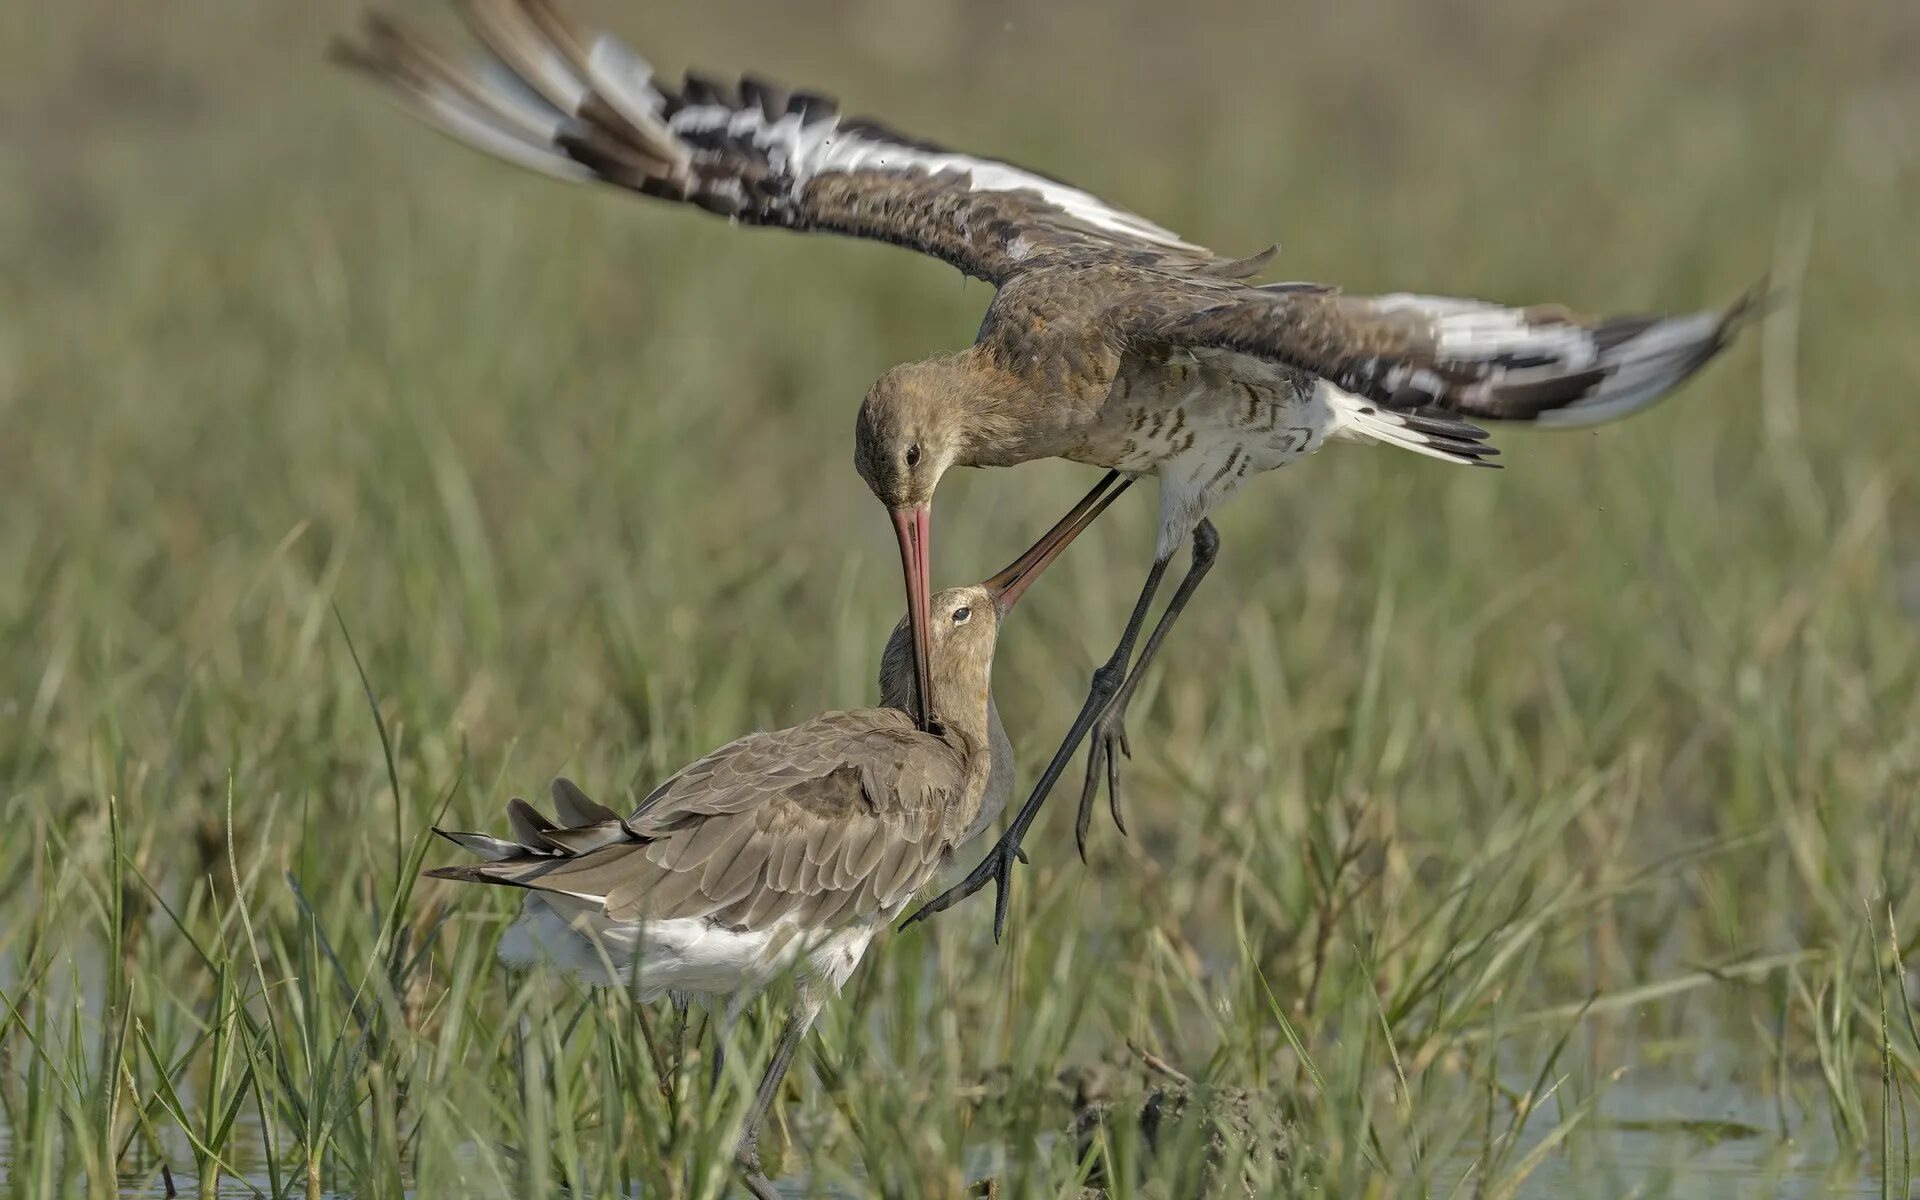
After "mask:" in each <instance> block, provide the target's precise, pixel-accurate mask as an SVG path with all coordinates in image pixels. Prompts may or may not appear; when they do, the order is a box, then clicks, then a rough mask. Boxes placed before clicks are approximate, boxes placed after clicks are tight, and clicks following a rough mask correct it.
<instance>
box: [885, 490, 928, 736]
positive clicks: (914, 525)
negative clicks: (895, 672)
mask: <svg viewBox="0 0 1920 1200" xmlns="http://www.w3.org/2000/svg"><path fill="white" fill-rule="evenodd" d="M889 511H890V515H891V516H892V517H893V536H894V537H895V538H896V539H898V540H899V542H900V570H901V573H902V574H903V575H905V576H906V580H907V621H908V623H909V624H910V625H912V626H913V669H914V673H915V677H916V678H917V679H918V680H919V705H918V709H919V711H918V712H917V713H915V714H914V719H915V720H916V721H918V722H919V725H920V728H921V729H930V728H931V722H932V718H933V713H932V712H931V711H930V710H929V709H928V707H927V705H928V698H929V697H930V696H932V695H933V673H932V669H931V668H930V667H928V665H927V652H928V648H929V647H930V646H931V645H932V634H931V633H930V632H929V625H930V624H931V621H932V618H931V617H930V616H929V615H928V608H927V606H928V598H929V596H931V594H932V593H931V591H930V590H929V588H928V585H927V577H928V575H929V574H930V571H929V569H928V558H929V556H928V551H927V544H928V542H929V541H930V540H931V538H932V523H933V513H932V511H931V510H930V509H929V508H928V506H927V505H924V504H915V505H911V506H908V507H902V508H896V509H891V510H889Z"/></svg>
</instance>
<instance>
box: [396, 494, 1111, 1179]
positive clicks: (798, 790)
mask: <svg viewBox="0 0 1920 1200" xmlns="http://www.w3.org/2000/svg"><path fill="white" fill-rule="evenodd" d="M1126 486H1127V481H1126V480H1124V479H1121V478H1120V477H1119V475H1118V473H1117V472H1114V473H1109V474H1108V476H1107V477H1106V478H1105V479H1103V480H1102V481H1101V484H1100V486H1098V487H1096V488H1095V489H1094V490H1093V491H1092V492H1089V493H1088V494H1087V497H1086V499H1084V500H1083V501H1081V503H1080V504H1078V505H1076V506H1075V507H1074V509H1073V511H1072V512H1070V513H1068V514H1067V516H1066V517H1065V518H1063V519H1062V520H1061V521H1060V523H1059V524H1057V525H1056V526H1054V528H1053V529H1052V530H1051V531H1050V532H1049V533H1048V534H1047V536H1046V537H1044V538H1042V539H1041V540H1040V541H1039V542H1037V543H1035V544H1034V546H1033V547H1032V548H1031V549H1029V550H1028V551H1027V552H1026V553H1025V554H1023V555H1021V556H1020V558H1019V559H1017V560H1016V561H1015V562H1014V563H1013V564H1012V565H1010V566H1008V567H1007V568H1006V569H1005V570H1004V571H1001V572H1000V573H999V574H997V575H995V576H993V577H992V578H990V579H988V580H987V581H986V582H984V583H980V584H977V585H975V586H972V587H962V588H952V589H949V590H947V591H943V592H939V593H937V594H936V595H934V596H933V597H931V598H930V601H929V608H930V610H931V612H932V613H933V614H934V616H935V617H936V618H937V620H935V622H934V623H933V629H932V631H931V632H932V637H931V639H930V643H929V654H928V660H929V662H930V665H931V668H932V670H931V676H932V680H933V686H932V689H931V690H930V691H929V692H928V693H926V698H927V701H928V704H927V707H928V709H929V710H930V711H931V713H932V714H933V716H934V718H935V720H936V721H937V724H938V728H939V732H938V733H929V732H927V731H926V730H923V729H921V728H919V727H918V725H917V724H916V723H915V719H914V716H913V715H912V714H913V711H914V709H915V708H917V707H918V706H919V702H920V697H921V693H920V692H919V690H918V689H919V683H918V678H917V671H916V668H915V665H914V660H913V650H912V645H913V643H912V635H911V632H910V629H909V625H908V622H907V621H906V620H905V619H904V618H902V620H901V621H900V624H899V626H898V627H897V628H896V629H895V630H894V632H893V636H892V637H891V638H890V639H889V640H888V642H887V645H886V649H885V651H884V652H883V653H882V655H881V661H880V706H879V707H878V708H863V709H855V710H853V711H851V712H828V713H822V714H821V715H819V716H817V717H813V718H811V719H810V720H806V721H802V722H801V723H800V724H798V725H795V726H793V727H791V728H788V729H781V730H777V731H775V732H771V733H752V734H748V735H747V736H746V737H743V738H740V739H738V740H737V741H732V742H729V743H727V744H726V745H724V746H722V747H720V748H719V749H718V750H715V751H714V752H713V753H711V754H709V755H707V756H706V757H705V758H703V759H701V760H699V761H698V762H696V763H694V764H693V765H691V766H689V767H686V768H685V769H683V770H682V771H680V772H679V774H677V775H675V776H673V778H671V779H669V780H667V781H666V782H665V783H663V784H661V785H660V786H659V787H657V788H655V789H654V790H653V791H652V792H651V793H650V794H649V795H648V796H647V797H646V799H644V800H642V801H641V802H640V805H639V807H638V808H636V809H635V810H634V812H633V815H632V816H630V817H627V818H625V819H624V820H623V819H622V818H620V817H619V816H618V815H616V814H615V813H614V812H613V810H611V809H609V808H607V807H605V806H604V805H601V804H597V803H595V802H594V801H592V800H590V799H588V798H587V797H586V796H585V795H584V794H582V793H581V791H580V789H579V788H578V787H576V786H574V785H573V784H572V783H570V782H568V781H567V780H564V779H562V780H556V781H554V784H553V799H554V804H555V807H556V815H557V816H558V818H559V820H558V821H555V820H552V819H550V818H548V817H547V816H546V815H544V814H543V813H541V812H540V811H539V810H537V809H535V808H534V807H533V806H532V805H530V804H528V803H527V802H526V801H524V800H520V799H517V798H516V799H514V800H512V801H511V802H509V804H508V806H507V818H508V821H509V822H510V824H511V826H512V832H513V836H512V837H511V838H510V839H503V838H496V837H493V836H491V835H489V834H484V833H452V832H447V831H444V830H436V831H435V832H437V833H439V834H440V835H441V836H442V837H445V838H447V839H448V840H450V841H452V842H455V843H457V844H458V845H460V846H462V847H464V848H465V849H467V850H470V851H473V852H474V853H476V854H478V855H479V856H480V857H481V858H482V859H484V860H485V861H483V862H481V863H478V864H475V865H470V866H456V867H439V868H436V869H434V870H431V871H428V872H427V874H428V875H430V876H433V877H435V878H440V879H455V880H462V881H468V882H474V883H490V884H504V885H508V886H512V887H518V888H524V889H526V890H527V892H528V896H527V898H526V901H525V904H524V905H523V907H522V909H521V913H520V917H519V919H518V920H517V921H516V922H515V923H514V924H513V926H512V927H511V928H510V929H509V930H508V931H507V933H506V935H505V936H504V937H503V938H502V939H501V942H500V957H501V958H502V959H503V960H505V961H506V962H508V963H509V964H510V965H514V966H525V965H531V964H533V963H536V962H540V961H546V962H550V963H552V964H554V965H557V966H559V967H562V968H564V969H567V970H570V971H572V972H574V973H575V974H576V975H578V976H579V977H580V978H581V979H582V980H583V981H585V982H586V983H588V984H591V985H595V986H610V987H623V988H627V989H629V990H630V992H631V993H632V994H633V995H634V996H635V997H636V998H637V999H640V1000H642V1001H645V1000H651V999H654V998H656V997H658V996H659V995H660V994H661V993H663V992H671V993H674V994H676V995H678V996H682V997H691V996H699V997H701V998H704V999H707V1000H709V1001H712V1000H716V999H723V998H731V1000H732V1002H733V1003H734V1004H738V1003H739V1002H740V1001H741V1000H742V999H743V998H745V997H747V996H751V995H752V994H753V993H755V992H757V991H759V990H760V989H761V988H763V987H765V986H766V985H767V984H768V983H770V982H772V981H773V980H775V979H776V978H778V977H780V976H782V975H784V974H788V973H791V974H792V975H793V977H794V998H793V1003H792V1007H791V1011H790V1013H789V1015H788V1018H787V1021H786V1023H785V1026H784V1028H783V1029H782V1031H781V1035H780V1041H779V1043H778V1044H777V1046H776V1049H775V1051H774V1055H773V1059H772V1061H771V1062H770V1063H769V1064H768V1066H767V1068H766V1072H765V1074H764V1075H763V1076H762V1078H761V1081H760V1086H759V1087H758V1088H757V1089H756V1091H755V1093H754V1100H753V1103H752V1106H751V1107H750V1108H749V1109H748V1112H747V1120H746V1124H745V1126H744V1128H743V1130H742V1132H741V1134H740V1140H739V1142H738V1144H737V1147H736V1150H735V1158H736V1160H737V1162H738V1163H739V1165H740V1167H741V1169H742V1171H743V1172H744V1174H745V1176H746V1181H747V1185H748V1187H749V1189H750V1190H751V1191H752V1192H753V1194H754V1195H756V1196H759V1197H762V1198H763V1200H765V1198H767V1197H772V1196H775V1195H776V1193H775V1192H774V1191H773V1189H772V1186H771V1185H770V1184H769V1183H768V1182H767V1179H766V1176H765V1174H764V1173H763V1172H762V1171H761V1168H760V1160H759V1154H758V1152H757V1139H758V1134H759V1128H760V1122H761V1119H762V1118H763V1117H764V1116H765V1115H766V1111H767V1108H768V1106H769V1105H770V1104H771V1103H772V1100H773V1097H774V1095H775V1094H776V1092H777V1091H778V1089H779V1086H780V1082H781V1080H782V1078H784V1076H785V1074H786V1070H787V1068H788V1066H789V1065H791V1063H792V1061H793V1055H794V1052H795V1050H796V1049H797V1048H798V1047H799V1044H800V1042H801V1041H802V1039H804V1038H805V1037H806V1035H807V1030H808V1029H809V1028H810V1027H811V1026H812V1024H813V1021H814V1018H815V1017H816V1016H818V1015H819V1013H820V1009H821V1007H822V1006H823V1005H824V1004H825V1002H826V1001H827V999H828V998H829V997H831V996H832V995H834V994H835V993H837V992H838V991H839V990H840V987H841V985H842V984H844V983H845V982H846V980H847V977H848V976H849V975H851V974H852V973H853V969H854V967H855V966H856V965H857V964H858V963H859V961H860V956H861V955H862V954H863V953H865V951H866V948H867V943H868V942H870V941H871V940H872V939H873V935H874V933H875V932H876V930H878V928H879V927H880V926H881V925H883V924H885V923H887V922H888V921H890V920H892V919H893V918H894V917H896V916H897V915H898V914H899V913H900V911H901V909H902V908H903V907H904V906H905V905H906V904H907V902H908V901H909V900H910V899H911V898H912V896H913V894H914V892H915V891H917V890H918V889H919V888H920V887H922V886H923V885H924V884H925V883H926V882H927V881H928V880H929V879H931V878H933V876H934V875H935V874H936V873H938V872H940V871H941V870H943V869H945V867H946V866H947V865H948V863H949V862H950V861H951V859H952V856H953V851H954V849H955V847H957V846H959V845H961V844H962V843H964V842H966V841H968V840H970V839H971V838H973V837H974V835H976V834H977V833H979V831H980V830H982V829H983V828H985V827H986V826H987V825H988V824H989V823H990V822H991V821H992V820H993V819H994V818H995V817H996V816H998V815H999V813H1000V810H1001V809H1003V808H1004V807H1005V806H1006V803H1007V798H1008V796H1009V795H1011V794H1012V791H1013V779H1014V767H1013V748H1012V746H1011V745H1010V744H1009V743H1008V741H1007V733H1006V729H1005V728H1004V727H1003V726H1002V725H1001V723H1000V713H999V710H998V709H997V708H995V706H994V703H993V696H992V690H991V689H992V668H993V651H994V644H995V641H996V640H997V638H998V636H999V632H1000V625H1001V622H1002V621H1004V620H1005V619H1006V617H1007V614H1008V613H1009V612H1011V611H1012V609H1013V606H1014V604H1015V603H1016V602H1017V601H1018V600H1019V599H1020V595H1021V593H1022V592H1024V591H1025V590H1026V589H1027V587H1028V586H1029V585H1031V584H1032V582H1033V581H1034V580H1035V579H1036V578H1038V577H1039V575H1040V573H1041V572H1042V571H1044V570H1046V568H1047V565H1048V564H1049V563H1050V562H1052V561H1053V559H1054V558H1056V557H1058V555H1059V554H1060V552H1061V551H1062V550H1064V549H1066V547H1067V544H1068V543H1070V542H1071V541H1072V540H1073V539H1074V538H1075V537H1076V536H1078V535H1079V533H1080V531H1081V530H1083V529H1085V528H1086V527H1087V525H1089V524H1090V523H1092V521H1093V519H1094V518H1095V517H1097V516H1099V515H1100V512H1101V510H1103V509H1104V508H1105V507H1106V506H1107V504H1108V503H1110V502H1111V501H1112V500H1113V498H1114V497H1116V496H1118V495H1119V494H1120V493H1121V492H1123V491H1125V490H1126Z"/></svg>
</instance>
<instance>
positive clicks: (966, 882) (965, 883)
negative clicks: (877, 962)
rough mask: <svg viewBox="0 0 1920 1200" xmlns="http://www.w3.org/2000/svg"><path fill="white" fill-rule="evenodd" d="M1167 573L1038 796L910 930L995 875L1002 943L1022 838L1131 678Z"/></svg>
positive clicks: (1157, 570) (1160, 571)
mask: <svg viewBox="0 0 1920 1200" xmlns="http://www.w3.org/2000/svg"><path fill="white" fill-rule="evenodd" d="M1166 573H1167V560H1166V559H1164V558H1159V559H1155V560H1154V563H1153V567H1152V568H1151V569H1150V570H1148V571H1147V582H1146V584H1145V585H1144V586H1143V587H1141V589H1140V599H1138V600H1136V601H1135V602H1134V605H1133V615H1132V616H1131V617H1129V618H1128V619H1127V628H1126V632H1124V633H1122V634H1121V635H1120V644H1119V645H1118V646H1115V647H1114V649H1113V655H1112V657H1110V658H1108V659H1107V661H1106V662H1105V663H1103V664H1101V666H1100V667H1098V668H1097V669H1096V670H1095V671H1094V673H1093V684H1092V687H1091V688H1090V689H1089V690H1088V692H1087V700H1086V703H1085V704H1082V705H1081V706H1080V715H1079V716H1077V717H1075V718H1074V719H1073V727H1072V728H1071V729H1069V730H1068V731H1067V738H1066V740H1065V741H1064V742H1062V743H1060V748H1059V749H1058V750H1056V751H1054V752H1053V761H1051V762H1049V763H1048V764H1047V769H1046V770H1045V771H1043V772H1042V773H1041V775H1040V782H1038V783H1036V784H1034V786H1033V794H1032V795H1030V796H1028V797H1027V802H1026V803H1025V804H1024V805H1022V806H1021V807H1020V811H1019V813H1017V814H1016V815H1015V816H1014V818H1013V821H1012V823H1011V824H1009V825H1008V826H1007V831H1006V832H1005V833H1003V834H1001V835H1000V840H999V841H997V842H995V843H994V844H993V849H992V850H990V851H988V852H987V857H986V858H984V859H982V860H981V861H980V865H979V866H977V867H975V868H974V869H973V873H972V874H970V875H968V876H967V877H966V878H965V879H963V880H961V881H960V882H959V883H957V884H955V885H954V886H952V887H950V888H948V889H947V890H946V891H944V892H942V893H940V894H939V895H938V896H935V897H934V898H933V899H931V900H929V901H927V902H926V903H925V904H924V905H922V906H921V907H920V908H919V909H918V910H917V911H915V912H914V914H913V915H912V916H910V917H908V918H907V919H906V920H904V921H902V922H901V923H900V927H901V928H902V929H905V928H906V927H907V926H909V925H911V924H913V923H914V922H915V921H921V920H925V919H926V918H928V917H930V916H932V915H933V914H935V913H938V912H945V911H946V910H947V909H949V908H952V907H953V906H954V905H955V904H958V903H959V902H960V901H962V900H965V899H966V898H967V897H968V896H971V895H973V894H974V893H975V892H977V891H979V890H980V889H981V888H983V887H985V886H987V881H988V880H989V879H991V880H993V881H995V884H996V888H995V892H994V901H993V940H994V941H996V942H997V941H999V940H1000V935H1001V934H1002V933H1003V932H1005V930H1006V928H1007V893H1008V889H1009V888H1011V887H1012V886H1013V863H1014V859H1015V857H1016V856H1018V855H1019V854H1020V840H1021V839H1022V838H1024V837H1025V836H1026V834H1027V827H1028V826H1030V825H1032V824H1033V819H1034V818H1035V817H1036V816H1038V815H1039V814H1040V806H1041V804H1043V803H1045V802H1046V799H1047V793H1048V792H1050V791H1052V790H1053V785H1054V783H1055V781H1056V780H1058V779H1059V778H1060V773H1061V772H1062V771H1064V770H1066V768H1067V763H1068V761H1070V760H1071V759H1072V758H1073V752H1074V751H1075V750H1078V749H1079V748H1080V740H1081V739H1082V738H1084V737H1086V736H1087V731H1088V730H1089V729H1092V728H1093V723H1094V720H1095V719H1096V718H1097V717H1099V715H1100V713H1101V711H1102V710H1103V709H1105V708H1106V706H1107V704H1108V702H1109V701H1111V700H1112V699H1113V698H1114V696H1115V695H1117V694H1118V693H1119V691H1120V685H1121V683H1122V682H1123V681H1124V680H1125V679H1126V677H1127V662H1128V660H1129V659H1130V658H1132V656H1133V643H1134V642H1135V641H1136V640H1137V639H1138V638H1139V636H1140V629H1141V627H1142V626H1144V625H1145V624H1146V623H1147V610H1148V609H1150V608H1151V607H1152V606H1153V594H1154V593H1155V592H1156V591H1158V590H1159V588H1160V581H1161V579H1163V578H1165V576H1166Z"/></svg>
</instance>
